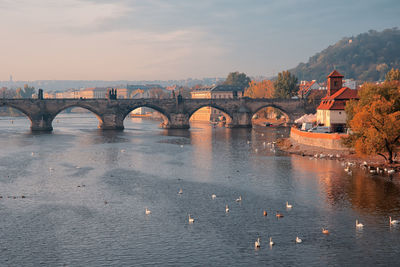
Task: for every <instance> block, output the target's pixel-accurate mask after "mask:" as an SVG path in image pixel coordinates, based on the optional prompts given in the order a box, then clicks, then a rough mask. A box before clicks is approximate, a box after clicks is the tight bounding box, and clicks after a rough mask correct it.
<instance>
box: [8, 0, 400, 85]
mask: <svg viewBox="0 0 400 267" xmlns="http://www.w3.org/2000/svg"><path fill="white" fill-rule="evenodd" d="M399 14H400V1H399V0H335V1H325V0H296V1H295V0H246V1H244V0H113V1H106V0H57V1H56V0H0V36H1V38H0V80H8V79H9V76H10V74H11V75H13V78H14V80H170V79H186V78H189V77H191V78H203V77H226V76H227V74H228V73H229V72H231V71H240V72H244V73H246V74H247V75H250V76H258V75H262V76H267V77H268V76H272V75H275V74H277V73H278V72H280V71H282V70H286V69H290V68H293V67H295V66H297V64H298V63H300V62H306V61H307V60H308V58H309V57H311V56H312V55H314V54H315V53H317V52H319V51H321V50H323V49H324V48H326V47H327V46H329V45H331V44H334V43H335V42H337V41H339V40H340V39H342V38H343V37H351V36H355V35H357V34H359V33H363V32H367V31H368V30H370V29H374V30H378V31H381V30H383V29H386V28H393V27H399V26H400V25H399V24H400V18H399Z"/></svg>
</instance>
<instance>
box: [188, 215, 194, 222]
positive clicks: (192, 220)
mask: <svg viewBox="0 0 400 267" xmlns="http://www.w3.org/2000/svg"><path fill="white" fill-rule="evenodd" d="M189 223H194V218H191V217H190V214H189Z"/></svg>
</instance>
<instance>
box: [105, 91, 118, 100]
mask: <svg viewBox="0 0 400 267" xmlns="http://www.w3.org/2000/svg"><path fill="white" fill-rule="evenodd" d="M107 98H108V99H110V100H117V89H114V88H111V89H108V91H107Z"/></svg>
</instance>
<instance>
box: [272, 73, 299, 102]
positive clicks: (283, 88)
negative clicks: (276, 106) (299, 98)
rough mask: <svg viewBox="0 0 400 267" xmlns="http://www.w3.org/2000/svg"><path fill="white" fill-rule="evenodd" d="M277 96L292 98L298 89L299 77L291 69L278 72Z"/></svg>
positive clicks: (275, 93) (275, 83) (275, 94)
mask: <svg viewBox="0 0 400 267" xmlns="http://www.w3.org/2000/svg"><path fill="white" fill-rule="evenodd" d="M274 87H275V92H274V97H276V98H290V97H292V96H294V95H296V93H297V91H298V86H297V78H296V76H294V75H292V74H291V73H290V72H289V71H282V72H280V73H279V74H278V79H277V80H276V81H275V82H274Z"/></svg>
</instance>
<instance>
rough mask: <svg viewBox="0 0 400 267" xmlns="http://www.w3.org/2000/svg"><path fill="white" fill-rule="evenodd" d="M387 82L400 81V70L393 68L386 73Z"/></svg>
mask: <svg viewBox="0 0 400 267" xmlns="http://www.w3.org/2000/svg"><path fill="white" fill-rule="evenodd" d="M385 80H386V81H388V82H391V81H400V70H399V69H394V68H392V69H391V70H390V71H389V72H388V73H386V76H385Z"/></svg>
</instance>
